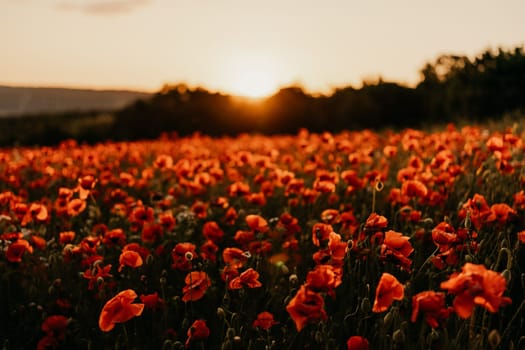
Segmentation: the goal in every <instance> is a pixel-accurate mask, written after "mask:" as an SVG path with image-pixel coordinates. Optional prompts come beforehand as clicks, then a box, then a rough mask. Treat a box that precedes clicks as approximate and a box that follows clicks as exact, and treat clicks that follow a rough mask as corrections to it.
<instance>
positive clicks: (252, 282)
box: [228, 268, 262, 289]
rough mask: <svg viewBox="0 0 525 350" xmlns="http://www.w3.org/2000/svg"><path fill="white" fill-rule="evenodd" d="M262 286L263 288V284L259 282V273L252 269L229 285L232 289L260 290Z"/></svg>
mask: <svg viewBox="0 0 525 350" xmlns="http://www.w3.org/2000/svg"><path fill="white" fill-rule="evenodd" d="M260 286H262V283H261V282H260V281H259V273H258V272H257V271H255V270H254V269H252V268H249V269H247V270H246V271H244V272H243V273H241V274H240V275H239V276H237V277H235V278H234V279H232V280H231V281H230V283H229V285H228V287H229V288H230V289H241V288H244V287H247V288H258V287H260Z"/></svg>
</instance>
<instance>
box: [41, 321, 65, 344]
mask: <svg viewBox="0 0 525 350" xmlns="http://www.w3.org/2000/svg"><path fill="white" fill-rule="evenodd" d="M68 323H69V319H68V318H67V317H65V316H62V315H51V316H48V317H47V318H46V319H45V320H44V322H43V323H42V331H44V333H46V336H50V337H53V338H55V339H57V340H60V341H62V340H64V338H65V337H66V329H67V325H68Z"/></svg>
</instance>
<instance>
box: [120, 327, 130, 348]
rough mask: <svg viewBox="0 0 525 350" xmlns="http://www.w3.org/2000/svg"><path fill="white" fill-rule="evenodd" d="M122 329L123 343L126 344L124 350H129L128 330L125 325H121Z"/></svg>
mask: <svg viewBox="0 0 525 350" xmlns="http://www.w3.org/2000/svg"><path fill="white" fill-rule="evenodd" d="M122 329H123V330H124V331H123V333H124V341H125V342H126V349H129V338H128V329H127V328H126V324H125V323H123V324H122Z"/></svg>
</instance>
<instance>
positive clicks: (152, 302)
mask: <svg viewBox="0 0 525 350" xmlns="http://www.w3.org/2000/svg"><path fill="white" fill-rule="evenodd" d="M140 301H142V303H144V307H145V308H146V309H149V310H157V309H161V308H162V307H164V300H163V299H162V298H159V293H157V292H155V293H152V294H142V295H141V296H140Z"/></svg>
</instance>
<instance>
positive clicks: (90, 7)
mask: <svg viewBox="0 0 525 350" xmlns="http://www.w3.org/2000/svg"><path fill="white" fill-rule="evenodd" d="M151 1H152V0H88V1H78V0H67V1H61V2H60V3H59V4H58V8H59V9H61V10H65V11H80V12H84V13H88V14H93V15H115V14H121V13H128V12H131V11H133V10H136V9H137V8H139V7H141V6H144V5H147V4H148V3H150V2H151Z"/></svg>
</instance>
